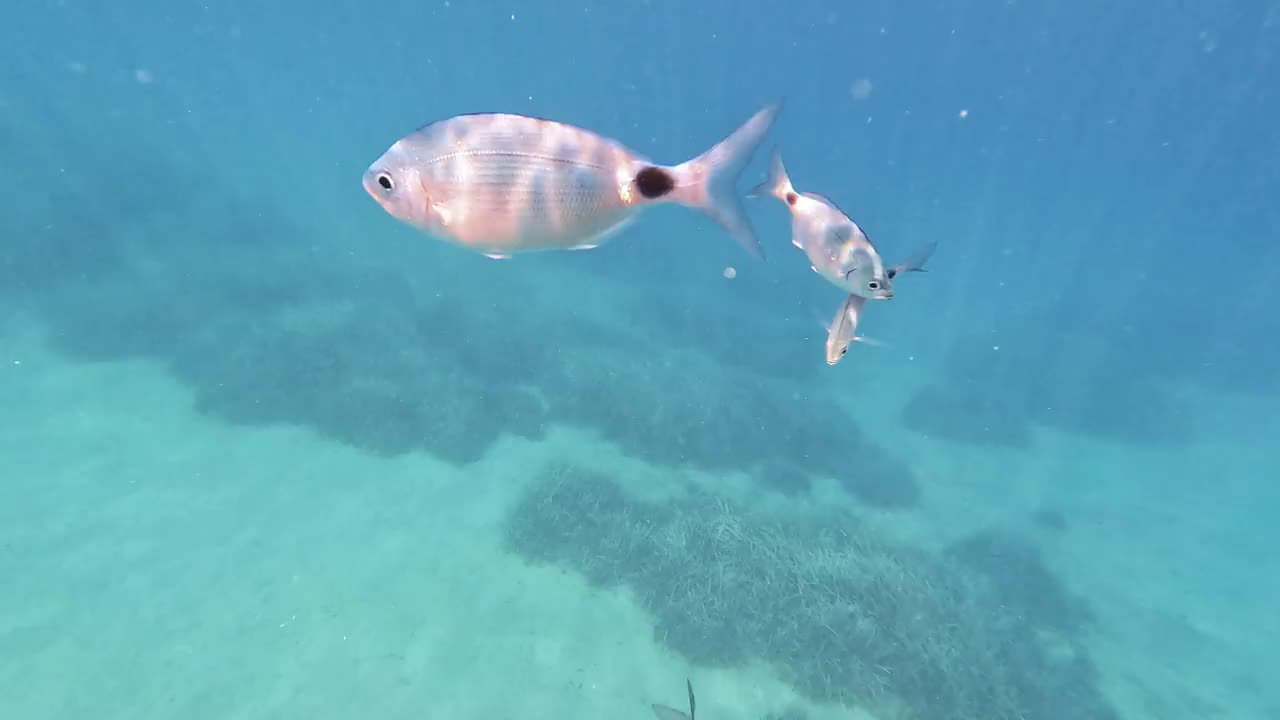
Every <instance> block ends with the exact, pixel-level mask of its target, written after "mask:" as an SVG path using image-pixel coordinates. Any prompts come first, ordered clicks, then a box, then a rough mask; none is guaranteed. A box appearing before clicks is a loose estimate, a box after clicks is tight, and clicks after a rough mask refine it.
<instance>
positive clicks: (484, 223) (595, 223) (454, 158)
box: [363, 104, 781, 258]
mask: <svg viewBox="0 0 1280 720" xmlns="http://www.w3.org/2000/svg"><path fill="white" fill-rule="evenodd" d="M780 109H781V105H780V104H773V105H769V106H767V107H765V108H763V109H761V110H760V111H758V112H757V113H756V114H755V115H753V116H752V117H751V118H750V119H749V120H747V121H746V122H745V123H743V125H742V126H740V127H739V128H738V129H737V130H735V131H734V132H733V133H732V134H731V135H729V136H728V137H727V138H725V139H724V140H722V141H721V142H720V143H719V144H717V145H715V146H714V147H712V148H711V149H710V150H707V151H706V152H704V153H702V154H701V155H699V156H697V157H695V158H693V159H692V160H688V161H686V162H683V163H681V164H679V165H673V166H668V165H658V164H655V163H653V162H651V161H650V160H648V159H646V158H644V157H642V156H641V155H638V154H637V153H635V152H633V151H631V150H629V149H628V148H626V147H623V146H622V144H621V143H619V142H617V141H615V140H612V139H610V138H606V137H602V136H600V135H597V134H595V133H593V132H591V131H589V130H584V129H582V128H579V127H574V126H572V125H566V124H564V123H559V122H553V121H550V120H542V119H539V118H533V117H528V116H524V115H512V114H505V113H489V114H476V115H459V116H456V117H452V118H449V119H446V120H441V121H439V122H436V123H432V124H430V125H427V126H425V127H423V128H420V129H418V130H416V131H414V132H413V133H410V134H409V135H408V136H406V137H404V138H402V139H400V140H399V141H397V142H396V143H395V144H394V145H392V146H391V147H390V148H389V149H388V150H387V151H386V152H385V153H383V155H382V156H381V157H379V158H378V159H377V161H375V162H374V163H373V164H372V165H370V166H369V168H368V169H367V170H366V171H365V173H364V177H363V184H364V188H365V190H366V191H367V192H368V193H369V195H370V196H372V197H373V199H374V200H376V201H377V202H378V204H379V205H381V206H382V208H383V209H384V210H386V211H387V212H388V213H389V214H390V215H392V216H393V217H395V218H397V219H399V220H401V221H402V222H405V223H407V224H409V225H412V226H414V227H416V228H418V229H420V230H423V231H425V232H427V233H428V234H431V235H434V236H437V237H439V238H442V239H444V240H448V241H450V242H452V243H455V244H457V245H461V246H463V247H466V248H470V249H472V250H476V251H478V252H481V253H484V254H485V255H488V256H489V257H494V258H508V257H511V255H513V254H515V253H519V252H526V251H536V250H552V249H568V250H585V249H590V248H594V247H596V246H598V245H600V244H601V243H602V242H604V241H605V240H606V239H607V238H608V237H609V236H610V235H612V234H613V233H615V232H617V231H618V230H619V229H621V228H622V227H623V226H625V225H626V224H627V223H628V222H629V221H630V220H632V219H633V218H634V216H635V214H636V213H637V212H638V211H639V210H640V209H641V208H644V207H648V206H650V205H654V204H657V203H662V202H676V203H680V204H682V205H686V206H688V207H692V208H695V209H697V210H700V211H702V212H704V213H706V214H707V215H708V216H710V217H711V218H712V219H713V220H715V221H716V222H717V223H719V224H720V225H721V226H722V227H723V228H724V229H725V230H726V231H728V233H729V234H730V235H732V236H733V237H734V239H736V240H737V241H738V242H739V243H740V244H741V245H742V246H743V247H744V248H746V249H747V251H748V252H749V253H751V254H752V255H754V256H756V257H758V258H763V257H764V251H763V249H762V248H761V246H760V242H759V240H757V239H756V234H755V231H754V230H753V229H752V227H751V223H750V221H749V220H748V219H747V216H746V214H745V212H744V211H743V208H742V202H741V200H740V198H739V196H738V192H737V190H736V189H735V187H734V185H735V182H736V181H737V179H738V177H739V175H741V174H742V170H743V168H744V167H745V166H746V165H747V163H748V162H749V161H750V160H751V157H752V155H753V154H754V153H755V150H756V148H757V147H759V145H760V141H761V140H762V139H763V138H764V136H765V134H766V133H768V131H769V128H770V127H772V125H773V123H774V120H775V119H776V118H777V115H778V112H779V110H780Z"/></svg>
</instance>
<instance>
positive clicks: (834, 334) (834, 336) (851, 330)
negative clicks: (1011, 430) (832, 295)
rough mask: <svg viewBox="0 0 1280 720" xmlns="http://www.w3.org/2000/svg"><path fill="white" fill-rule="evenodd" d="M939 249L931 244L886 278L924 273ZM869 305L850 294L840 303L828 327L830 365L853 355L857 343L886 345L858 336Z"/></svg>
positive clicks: (890, 270)
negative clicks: (930, 259)
mask: <svg viewBox="0 0 1280 720" xmlns="http://www.w3.org/2000/svg"><path fill="white" fill-rule="evenodd" d="M937 248H938V243H937V241H934V242H931V243H929V244H928V245H927V246H925V248H924V249H922V250H921V251H920V252H918V253H916V254H915V255H913V256H911V257H910V258H908V259H907V260H905V261H903V262H901V263H899V264H897V265H894V266H893V267H891V268H889V269H888V270H886V271H885V277H887V278H889V279H891V280H892V279H893V278H895V277H897V276H899V275H901V274H902V273H906V272H924V264H925V262H926V261H928V260H929V256H930V255H933V251H934V250H936V249H937ZM866 302H867V299H866V298H864V297H862V296H860V295H854V294H852V293H850V294H849V295H848V296H847V297H846V298H845V299H844V302H842V303H840V307H839V308H837V309H836V315H835V317H834V318H832V319H831V324H830V325H829V326H827V364H828V365H835V364H836V363H838V362H840V358H842V357H844V356H845V353H847V352H849V344H850V343H853V342H860V343H865V344H867V345H876V346H881V347H883V343H881V342H880V341H879V340H872V339H871V338H869V337H866V336H863V335H858V334H857V332H858V320H859V319H860V318H861V317H862V306H863V305H865V304H866Z"/></svg>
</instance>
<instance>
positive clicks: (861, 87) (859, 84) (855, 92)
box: [849, 78, 871, 100]
mask: <svg viewBox="0 0 1280 720" xmlns="http://www.w3.org/2000/svg"><path fill="white" fill-rule="evenodd" d="M849 94H850V95H852V96H853V99H854V100H866V99H867V98H869V97H871V80H869V79H868V78H858V79H857V80H854V81H853V84H852V85H850V86H849Z"/></svg>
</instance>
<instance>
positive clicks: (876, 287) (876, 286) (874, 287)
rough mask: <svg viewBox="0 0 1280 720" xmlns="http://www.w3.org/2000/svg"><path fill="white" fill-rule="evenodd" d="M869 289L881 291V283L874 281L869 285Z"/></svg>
mask: <svg viewBox="0 0 1280 720" xmlns="http://www.w3.org/2000/svg"><path fill="white" fill-rule="evenodd" d="M867 287H869V288H871V289H872V290H879V289H880V283H879V282H876V281H875V280H872V281H871V282H869V283H867Z"/></svg>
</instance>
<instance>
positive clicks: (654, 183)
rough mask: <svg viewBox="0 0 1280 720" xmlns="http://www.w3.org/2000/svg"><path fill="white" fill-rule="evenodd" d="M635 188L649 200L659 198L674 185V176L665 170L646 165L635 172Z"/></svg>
mask: <svg viewBox="0 0 1280 720" xmlns="http://www.w3.org/2000/svg"><path fill="white" fill-rule="evenodd" d="M635 182H636V189H637V190H639V191H640V194H641V195H643V196H645V198H647V199H649V200H653V199H656V198H660V197H662V196H663V195H666V194H667V193H669V192H671V190H672V189H673V188H674V187H675V186H676V181H675V178H673V177H671V174H670V173H668V172H667V171H666V170H663V169H662V168H658V167H647V168H645V169H643V170H641V171H640V172H638V173H636V181H635Z"/></svg>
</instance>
